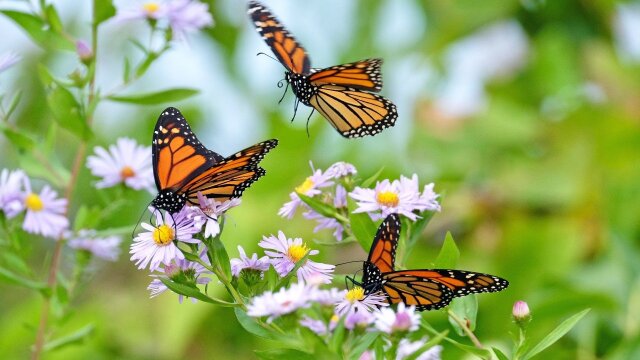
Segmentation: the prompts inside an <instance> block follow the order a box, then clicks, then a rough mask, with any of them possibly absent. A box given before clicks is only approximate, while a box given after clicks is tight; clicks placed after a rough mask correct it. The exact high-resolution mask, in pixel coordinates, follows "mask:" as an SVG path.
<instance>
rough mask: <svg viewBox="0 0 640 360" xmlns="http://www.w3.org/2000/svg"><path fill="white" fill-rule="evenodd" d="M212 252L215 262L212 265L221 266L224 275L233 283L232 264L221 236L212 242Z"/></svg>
mask: <svg viewBox="0 0 640 360" xmlns="http://www.w3.org/2000/svg"><path fill="white" fill-rule="evenodd" d="M211 251H212V252H213V261H214V262H215V263H214V264H211V265H213V266H216V265H217V266H220V269H222V273H223V274H224V275H225V276H226V277H227V279H228V280H229V281H231V262H230V261H229V254H227V250H226V249H225V248H224V244H223V243H222V240H220V236H216V237H215V238H213V240H212V241H211Z"/></svg>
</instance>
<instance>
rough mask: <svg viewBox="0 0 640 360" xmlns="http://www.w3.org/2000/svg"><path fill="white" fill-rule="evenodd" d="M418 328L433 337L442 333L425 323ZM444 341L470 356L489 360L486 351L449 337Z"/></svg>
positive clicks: (489, 357) (489, 354) (488, 353)
mask: <svg viewBox="0 0 640 360" xmlns="http://www.w3.org/2000/svg"><path fill="white" fill-rule="evenodd" d="M420 327H422V328H423V329H426V330H427V331H428V332H430V333H431V334H433V335H434V336H440V335H441V334H442V333H440V332H438V331H437V330H436V329H434V328H433V327H431V326H430V325H429V324H426V323H424V322H423V323H422V324H420ZM443 340H444V341H446V342H448V343H450V344H452V345H454V346H455V347H457V348H458V349H460V350H463V351H466V352H468V353H470V354H473V355H475V356H478V357H480V358H483V359H491V352H490V351H489V350H487V349H479V348H477V347H475V346H470V345H465V344H462V343H459V342H457V341H455V340H453V339H452V338H450V337H446V336H445V337H444V338H443Z"/></svg>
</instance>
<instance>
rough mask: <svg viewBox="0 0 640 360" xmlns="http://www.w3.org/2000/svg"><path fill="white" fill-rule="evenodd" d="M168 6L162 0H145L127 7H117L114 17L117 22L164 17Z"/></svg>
mask: <svg viewBox="0 0 640 360" xmlns="http://www.w3.org/2000/svg"><path fill="white" fill-rule="evenodd" d="M168 11H169V7H168V5H167V4H165V3H164V2H160V1H146V2H144V3H138V4H136V6H135V7H130V8H127V9H118V13H117V14H116V16H115V17H114V20H115V21H117V22H125V21H134V20H144V19H146V20H158V19H160V18H163V17H166V16H167V13H168Z"/></svg>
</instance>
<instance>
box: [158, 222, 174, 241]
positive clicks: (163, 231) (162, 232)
mask: <svg viewBox="0 0 640 360" xmlns="http://www.w3.org/2000/svg"><path fill="white" fill-rule="evenodd" d="M173 235H174V234H173V228H172V227H171V226H169V225H160V226H159V227H157V228H156V229H155V230H153V241H155V243H156V244H158V245H162V246H165V245H169V243H171V242H172V241H173Z"/></svg>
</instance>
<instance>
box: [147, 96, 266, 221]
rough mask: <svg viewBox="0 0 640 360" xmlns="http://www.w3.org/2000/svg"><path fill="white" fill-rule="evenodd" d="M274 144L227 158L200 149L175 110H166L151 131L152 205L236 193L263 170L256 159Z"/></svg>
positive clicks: (174, 206)
mask: <svg viewBox="0 0 640 360" xmlns="http://www.w3.org/2000/svg"><path fill="white" fill-rule="evenodd" d="M276 145H278V140H276V139H272V140H267V141H264V142H261V143H258V144H255V145H253V146H250V147H248V148H246V149H244V150H241V151H239V152H237V153H236V154H234V155H231V156H229V157H228V158H225V157H223V156H222V155H220V154H218V153H216V152H214V151H211V150H209V149H207V148H206V147H204V145H202V143H200V141H198V139H197V138H196V136H195V135H194V134H193V132H192V131H191V128H190V127H189V124H188V123H187V120H185V118H184V117H183V116H182V114H181V113H180V111H179V110H178V109H176V108H173V107H169V108H166V109H165V110H164V111H163V112H162V113H161V114H160V117H159V118H158V122H157V123H156V127H155V130H154V132H153V143H152V158H153V174H154V177H155V182H156V187H157V188H158V195H157V196H156V197H155V199H153V201H152V202H151V204H152V205H153V206H154V207H155V208H156V209H162V210H167V211H169V212H170V213H176V212H178V211H180V210H181V209H182V208H183V207H184V205H185V204H186V203H187V202H188V203H190V204H192V205H198V193H201V194H202V195H204V196H206V197H208V198H213V199H216V200H219V201H224V200H228V199H230V198H236V197H240V196H241V195H242V192H243V191H244V190H245V189H246V188H248V187H249V185H251V184H252V183H253V182H254V181H256V180H257V179H258V178H259V177H261V176H263V175H264V174H265V171H264V169H262V168H261V167H259V166H258V163H259V162H260V160H262V158H263V157H264V155H265V154H266V153H267V152H268V151H269V150H271V149H273V148H274V147H276Z"/></svg>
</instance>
